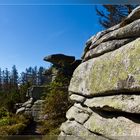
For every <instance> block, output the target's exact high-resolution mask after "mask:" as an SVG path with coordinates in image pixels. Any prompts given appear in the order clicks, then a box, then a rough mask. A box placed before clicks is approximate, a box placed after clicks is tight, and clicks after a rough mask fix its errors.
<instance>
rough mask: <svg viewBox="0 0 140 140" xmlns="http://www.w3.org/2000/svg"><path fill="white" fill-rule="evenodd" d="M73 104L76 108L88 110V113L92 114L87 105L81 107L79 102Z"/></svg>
mask: <svg viewBox="0 0 140 140" xmlns="http://www.w3.org/2000/svg"><path fill="white" fill-rule="evenodd" d="M74 106H75V107H76V108H79V109H80V110H83V111H85V112H88V113H89V114H92V112H93V111H92V110H91V109H90V108H89V107H86V106H84V107H83V106H82V105H81V104H80V103H75V104H74Z"/></svg>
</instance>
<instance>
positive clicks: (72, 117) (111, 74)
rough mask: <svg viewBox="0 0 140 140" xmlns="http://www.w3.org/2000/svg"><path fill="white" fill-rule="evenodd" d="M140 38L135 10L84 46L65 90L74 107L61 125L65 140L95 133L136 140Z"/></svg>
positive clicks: (138, 132) (139, 20)
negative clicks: (78, 63)
mask: <svg viewBox="0 0 140 140" xmlns="http://www.w3.org/2000/svg"><path fill="white" fill-rule="evenodd" d="M139 37H140V6H139V7H138V8H136V9H135V10H133V11H132V13H131V14H130V15H129V16H128V17H127V18H126V19H125V20H124V21H122V22H121V23H120V24H118V25H116V26H114V27H111V28H109V29H107V30H105V31H101V32H99V33H97V34H96V35H94V36H92V37H91V38H90V39H89V40H88V41H87V43H86V47H85V50H84V55H83V57H82V63H81V64H80V65H79V66H78V67H77V68H76V70H75V71H74V73H73V76H72V79H71V82H70V85H69V99H70V100H72V101H73V103H74V105H73V106H72V107H71V108H70V109H69V110H68V112H67V113H66V117H67V119H68V121H66V122H64V123H63V124H62V126H61V132H63V133H64V134H65V138H67V136H70V135H73V136H80V137H78V138H82V139H86V140H87V139H91V140H92V139H94V137H91V138H89V137H86V136H88V135H93V136H94V135H95V134H96V135H100V136H101V138H106V139H113V140H114V139H118V140H119V139H124V138H126V139H127V140H128V139H133V136H140V120H139V118H140V38H139ZM83 134H84V135H83ZM124 136H129V137H124ZM130 136H131V137H130ZM85 137H86V138H85ZM135 138H136V137H135ZM135 138H134V139H135ZM95 139H97V138H95Z"/></svg>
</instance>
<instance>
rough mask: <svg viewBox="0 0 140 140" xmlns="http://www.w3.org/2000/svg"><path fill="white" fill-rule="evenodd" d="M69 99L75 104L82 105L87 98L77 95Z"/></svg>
mask: <svg viewBox="0 0 140 140" xmlns="http://www.w3.org/2000/svg"><path fill="white" fill-rule="evenodd" d="M69 99H70V100H71V101H74V102H78V103H82V102H84V101H85V97H83V96H80V95H76V94H72V95H71V96H70V97H69Z"/></svg>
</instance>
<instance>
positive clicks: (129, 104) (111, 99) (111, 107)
mask: <svg viewBox="0 0 140 140" xmlns="http://www.w3.org/2000/svg"><path fill="white" fill-rule="evenodd" d="M84 104H85V105H86V106H88V107H90V108H98V109H100V110H106V111H123V112H128V113H140V95H114V96H105V97H95V98H92V99H87V100H86V101H85V102H84Z"/></svg>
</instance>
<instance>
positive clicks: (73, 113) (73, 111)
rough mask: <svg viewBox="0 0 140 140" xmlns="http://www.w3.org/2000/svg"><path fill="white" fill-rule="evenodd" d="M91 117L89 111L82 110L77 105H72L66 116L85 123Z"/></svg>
mask: <svg viewBox="0 0 140 140" xmlns="http://www.w3.org/2000/svg"><path fill="white" fill-rule="evenodd" d="M88 117H89V113H88V112H87V111H84V110H81V109H79V108H77V107H75V106H72V107H71V108H70V109H69V110H68V111H67V113H66V118H67V119H69V120H75V121H77V122H79V123H81V124H83V123H84V122H85V121H86V120H87V119H88Z"/></svg>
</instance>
